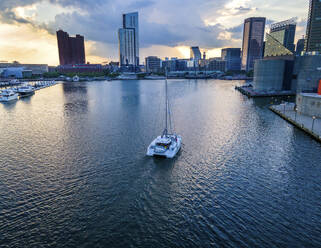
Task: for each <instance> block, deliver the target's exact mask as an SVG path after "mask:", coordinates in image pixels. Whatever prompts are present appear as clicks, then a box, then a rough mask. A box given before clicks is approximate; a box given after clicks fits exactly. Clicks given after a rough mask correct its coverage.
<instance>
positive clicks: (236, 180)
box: [0, 80, 321, 248]
mask: <svg viewBox="0 0 321 248" xmlns="http://www.w3.org/2000/svg"><path fill="white" fill-rule="evenodd" d="M234 84H235V83H234V82H226V81H217V80H207V81H204V80H198V81H196V82H195V81H194V80H191V81H182V80H169V84H168V85H169V92H170V99H171V103H172V114H173V117H174V124H175V131H176V132H177V133H178V134H180V135H182V137H183V146H182V150H181V152H180V154H179V155H178V156H177V157H175V159H174V160H167V159H165V160H164V159H158V158H149V157H146V156H145V154H146V149H147V146H148V145H149V144H150V142H151V141H152V140H153V139H154V138H155V137H156V136H158V135H160V134H161V132H162V131H163V128H164V114H165V113H164V99H165V96H164V92H165V91H164V86H165V84H164V81H128V82H125V81H122V82H121V81H113V82H107V81H106V82H88V83H66V84H61V85H56V86H53V87H50V88H47V89H43V90H40V91H39V92H37V94H36V95H34V96H33V97H32V98H31V101H30V103H27V104H24V102H21V104H20V103H19V102H18V104H17V103H14V104H13V105H11V107H12V106H13V107H12V109H14V111H11V109H10V105H0V116H1V118H0V130H1V139H0V150H1V156H0V230H1V235H0V244H3V243H5V244H7V245H8V247H23V246H25V244H30V245H34V246H48V247H66V246H67V247H94V246H97V245H100V246H102V247H108V246H115V247H143V248H144V247H160V248H163V247H164V248H165V247H178V246H182V247H212V246H215V245H218V246H222V247H224V246H226V247H239V246H245V247H246V246H249V247H287V246H291V247H320V244H321V239H320V232H321V230H320V227H321V222H320V220H321V216H320V213H321V207H320V204H319V203H320V199H321V186H320V180H321V172H320V168H319V165H320V145H318V144H317V143H316V142H315V141H313V140H312V139H311V138H310V137H308V136H306V135H305V134H303V133H302V132H301V133H298V132H297V131H296V129H294V128H293V127H292V126H291V125H289V124H288V123H286V122H284V121H283V120H282V119H281V118H279V117H278V116H276V115H274V114H273V113H272V112H271V111H270V110H268V109H267V107H268V106H269V104H270V103H269V101H270V100H271V99H262V100H257V99H248V98H247V97H244V96H242V95H241V94H239V93H238V92H237V91H235V90H234ZM2 106H3V107H2ZM6 107H8V108H9V109H7V108H6ZM26 213H27V214H26ZM52 230H54V231H52ZM240 230H241V231H240ZM43 237H48V238H43ZM258 237H260V238H258Z"/></svg>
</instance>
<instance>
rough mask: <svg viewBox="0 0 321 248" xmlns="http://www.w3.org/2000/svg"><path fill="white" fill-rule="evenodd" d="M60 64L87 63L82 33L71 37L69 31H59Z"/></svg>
mask: <svg viewBox="0 0 321 248" xmlns="http://www.w3.org/2000/svg"><path fill="white" fill-rule="evenodd" d="M57 40H58V50H59V61H60V65H75V64H85V63H86V58H85V41H84V37H83V36H81V35H78V34H77V35H76V37H69V34H68V33H67V32H64V31H62V30H59V31H57Z"/></svg>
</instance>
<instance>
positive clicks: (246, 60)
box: [242, 17, 266, 71]
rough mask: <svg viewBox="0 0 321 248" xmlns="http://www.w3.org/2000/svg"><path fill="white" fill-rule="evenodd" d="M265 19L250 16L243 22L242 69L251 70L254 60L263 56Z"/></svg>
mask: <svg viewBox="0 0 321 248" xmlns="http://www.w3.org/2000/svg"><path fill="white" fill-rule="evenodd" d="M265 20H266V19H265V18H264V17H251V18H248V19H246V20H245V22H244V31H243V46H242V70H245V71H250V70H253V68H254V61H255V60H257V59H261V58H262V57H263V41H264V33H265Z"/></svg>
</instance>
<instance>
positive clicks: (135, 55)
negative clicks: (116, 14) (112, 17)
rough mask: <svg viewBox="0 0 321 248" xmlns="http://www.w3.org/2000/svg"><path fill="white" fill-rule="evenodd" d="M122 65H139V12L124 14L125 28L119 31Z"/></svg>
mask: <svg viewBox="0 0 321 248" xmlns="http://www.w3.org/2000/svg"><path fill="white" fill-rule="evenodd" d="M118 38H119V61H120V65H121V66H128V65H133V66H139V26H138V12H135V13H129V14H123V28H120V29H119V31H118Z"/></svg>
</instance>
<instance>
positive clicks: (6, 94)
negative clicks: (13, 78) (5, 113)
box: [0, 89, 19, 102]
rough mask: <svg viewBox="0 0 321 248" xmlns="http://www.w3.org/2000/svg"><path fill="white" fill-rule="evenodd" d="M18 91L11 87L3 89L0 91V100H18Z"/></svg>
mask: <svg viewBox="0 0 321 248" xmlns="http://www.w3.org/2000/svg"><path fill="white" fill-rule="evenodd" d="M18 97H19V95H18V93H16V92H14V91H13V90H11V89H6V90H2V91H1V93H0V102H10V101H14V100H18Z"/></svg>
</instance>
